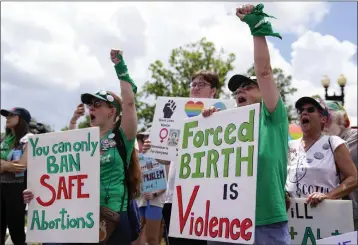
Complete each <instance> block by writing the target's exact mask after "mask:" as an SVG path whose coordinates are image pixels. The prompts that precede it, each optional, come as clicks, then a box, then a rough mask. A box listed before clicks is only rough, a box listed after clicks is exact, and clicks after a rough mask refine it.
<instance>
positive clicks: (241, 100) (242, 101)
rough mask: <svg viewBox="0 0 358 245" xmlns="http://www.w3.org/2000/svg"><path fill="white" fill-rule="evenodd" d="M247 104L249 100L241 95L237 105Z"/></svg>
mask: <svg viewBox="0 0 358 245" xmlns="http://www.w3.org/2000/svg"><path fill="white" fill-rule="evenodd" d="M246 102H247V99H246V98H245V97H244V96H241V95H239V97H238V98H237V103H238V104H239V105H242V104H245V103H246Z"/></svg>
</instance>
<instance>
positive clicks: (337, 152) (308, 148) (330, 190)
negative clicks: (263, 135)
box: [286, 97, 357, 207]
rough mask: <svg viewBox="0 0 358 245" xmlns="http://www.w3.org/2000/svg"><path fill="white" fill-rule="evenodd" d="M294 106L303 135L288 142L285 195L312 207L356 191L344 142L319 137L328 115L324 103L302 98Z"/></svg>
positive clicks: (352, 167)
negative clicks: (304, 201)
mask: <svg viewBox="0 0 358 245" xmlns="http://www.w3.org/2000/svg"><path fill="white" fill-rule="evenodd" d="M295 107H296V109H297V112H298V115H299V119H300V124H301V129H302V132H303V136H302V138H299V139H297V140H292V141H290V142H289V147H290V148H289V158H288V178H287V182H286V190H287V192H288V193H289V195H290V196H291V197H301V198H302V197H305V198H307V203H309V204H310V205H311V206H312V207H315V206H316V205H317V204H319V203H320V202H322V201H323V200H325V199H332V200H336V199H341V198H343V197H345V196H347V195H348V194H350V193H351V192H352V191H353V190H354V189H355V188H357V169H356V167H355V166H354V163H353V161H352V158H351V156H350V153H349V149H348V147H347V145H346V143H345V141H344V140H343V139H341V138H340V137H338V136H327V135H323V134H322V130H323V129H324V126H325V124H326V122H327V120H328V116H329V114H328V110H327V108H326V106H325V104H324V102H323V101H322V100H320V99H314V98H311V97H302V98H300V99H299V100H298V101H297V102H296V105H295Z"/></svg>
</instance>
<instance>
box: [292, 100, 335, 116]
mask: <svg viewBox="0 0 358 245" xmlns="http://www.w3.org/2000/svg"><path fill="white" fill-rule="evenodd" d="M305 104H312V105H314V106H315V107H316V108H317V109H319V110H321V111H322V112H323V115H324V116H327V117H328V116H329V114H328V109H327V106H326V104H325V103H324V101H323V100H322V99H321V98H316V97H315V98H313V97H308V96H304V97H302V98H300V99H298V100H297V101H296V104H295V108H296V109H299V108H301V107H302V106H303V105H305Z"/></svg>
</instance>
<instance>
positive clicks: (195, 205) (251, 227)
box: [169, 104, 260, 244]
mask: <svg viewBox="0 0 358 245" xmlns="http://www.w3.org/2000/svg"><path fill="white" fill-rule="evenodd" d="M259 112H260V105H259V104H256V105H250V106H245V107H240V108H236V109H231V110H226V111H223V112H217V113H214V115H212V116H210V117H208V118H203V117H202V116H199V117H195V118H190V119H187V120H185V123H184V126H183V128H182V131H183V137H182V139H181V143H180V152H179V157H178V163H179V165H178V169H177V170H178V171H177V174H176V178H175V185H176V186H175V194H174V200H173V204H172V215H171V222H170V224H171V225H170V234H169V235H170V236H173V237H182V238H190V239H198V240H210V241H220V242H232V243H241V244H253V242H254V235H255V234H254V233H255V206H256V176H257V171H256V169H257V156H258V155H257V154H258V141H259V136H258V130H259Z"/></svg>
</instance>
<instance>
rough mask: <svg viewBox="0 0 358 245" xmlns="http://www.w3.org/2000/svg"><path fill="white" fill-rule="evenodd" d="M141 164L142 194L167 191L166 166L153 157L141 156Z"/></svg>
mask: <svg viewBox="0 0 358 245" xmlns="http://www.w3.org/2000/svg"><path fill="white" fill-rule="evenodd" d="M138 157H139V164H140V168H141V170H142V176H143V178H142V181H143V182H142V184H141V193H145V192H153V191H158V190H165V189H167V178H166V173H165V167H164V165H162V164H160V163H158V162H157V160H155V159H154V158H152V157H148V156H146V155H145V154H142V153H141V154H139V156H138Z"/></svg>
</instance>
